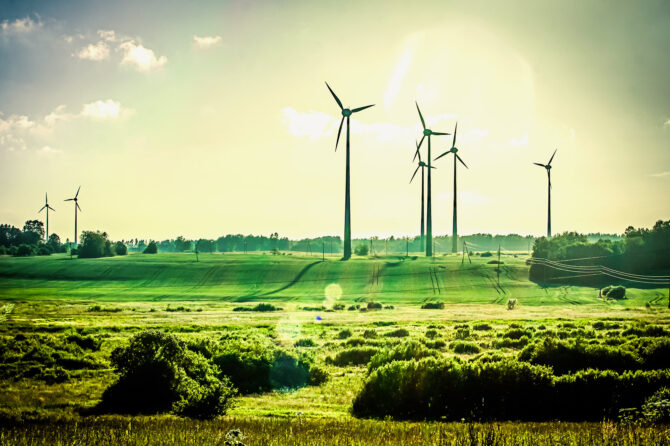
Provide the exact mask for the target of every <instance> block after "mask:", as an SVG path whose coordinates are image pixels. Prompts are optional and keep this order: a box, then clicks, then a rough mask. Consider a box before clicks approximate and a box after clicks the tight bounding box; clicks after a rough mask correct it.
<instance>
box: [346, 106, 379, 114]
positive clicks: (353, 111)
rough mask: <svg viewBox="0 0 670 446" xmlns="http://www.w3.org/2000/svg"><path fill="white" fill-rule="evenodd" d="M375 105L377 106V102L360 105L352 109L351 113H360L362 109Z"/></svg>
mask: <svg viewBox="0 0 670 446" xmlns="http://www.w3.org/2000/svg"><path fill="white" fill-rule="evenodd" d="M374 106H375V104H371V105H366V106H365V107H358V108H355V109H353V110H351V113H358V112H359V111H361V110H365V109H366V108H370V107H374Z"/></svg>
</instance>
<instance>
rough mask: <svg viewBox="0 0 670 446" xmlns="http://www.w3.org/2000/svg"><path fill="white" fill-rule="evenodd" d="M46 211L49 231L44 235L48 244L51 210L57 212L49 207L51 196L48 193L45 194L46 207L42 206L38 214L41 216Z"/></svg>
mask: <svg viewBox="0 0 670 446" xmlns="http://www.w3.org/2000/svg"><path fill="white" fill-rule="evenodd" d="M45 209H46V210H47V231H46V233H45V234H44V243H47V242H48V241H49V211H50V210H51V211H54V212H56V210H55V209H54V208H52V207H51V206H49V196H48V195H47V193H46V192H45V193H44V206H42V208H41V209H40V210H39V211H37V213H38V214H39V213H40V212H42V211H43V210H45Z"/></svg>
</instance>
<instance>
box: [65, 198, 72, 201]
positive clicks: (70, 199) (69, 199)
mask: <svg viewBox="0 0 670 446" xmlns="http://www.w3.org/2000/svg"><path fill="white" fill-rule="evenodd" d="M63 201H74V198H68V199H67V200H63Z"/></svg>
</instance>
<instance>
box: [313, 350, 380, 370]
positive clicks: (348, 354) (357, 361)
mask: <svg viewBox="0 0 670 446" xmlns="http://www.w3.org/2000/svg"><path fill="white" fill-rule="evenodd" d="M378 352H379V350H378V349H376V348H374V347H354V348H348V349H346V350H340V351H339V352H337V353H336V354H335V356H333V357H328V358H326V362H327V363H328V364H332V365H336V366H339V367H346V366H350V365H365V364H367V363H369V362H370V359H371V358H372V357H373V356H375V355H376V354H377V353H378Z"/></svg>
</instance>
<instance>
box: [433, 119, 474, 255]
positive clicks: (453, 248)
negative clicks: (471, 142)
mask: <svg viewBox="0 0 670 446" xmlns="http://www.w3.org/2000/svg"><path fill="white" fill-rule="evenodd" d="M456 133H458V122H457V123H456V127H454V139H453V141H452V142H451V149H449V150H447V151H446V152H444V153H443V154H442V155H440V156H438V157H437V158H435V161H437V160H439V159H440V158H442V157H443V156H444V155H448V154H450V153H453V154H454V217H453V218H454V220H453V227H452V237H451V252H458V218H457V217H458V212H457V207H456V198H457V194H456V165H457V164H456V161H457V160H458V161H460V162H461V164H463V165H464V166H465V168H466V169H468V166H467V164H465V162H464V161H463V160H462V159H461V157H460V156H458V149H457V148H456Z"/></svg>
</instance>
